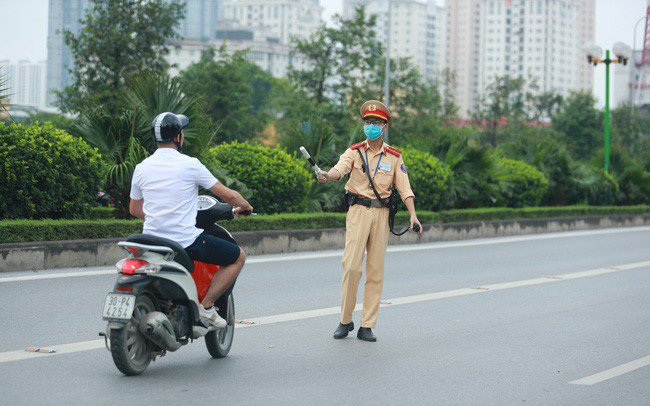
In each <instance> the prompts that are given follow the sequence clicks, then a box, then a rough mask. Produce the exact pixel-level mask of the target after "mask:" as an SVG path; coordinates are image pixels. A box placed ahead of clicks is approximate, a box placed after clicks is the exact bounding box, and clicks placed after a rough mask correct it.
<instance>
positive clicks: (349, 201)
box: [343, 192, 359, 211]
mask: <svg viewBox="0 0 650 406" xmlns="http://www.w3.org/2000/svg"><path fill="white" fill-rule="evenodd" d="M358 199H359V196H357V195H355V194H354V193H350V192H346V193H345V196H344V198H343V201H344V204H345V210H346V211H347V210H348V209H349V208H350V206H354V205H355V204H357V200H358Z"/></svg>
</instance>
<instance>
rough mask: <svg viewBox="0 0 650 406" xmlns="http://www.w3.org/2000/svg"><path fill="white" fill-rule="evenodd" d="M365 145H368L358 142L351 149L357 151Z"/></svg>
mask: <svg viewBox="0 0 650 406" xmlns="http://www.w3.org/2000/svg"><path fill="white" fill-rule="evenodd" d="M365 143H366V142H365V141H361V142H358V143H356V144H353V145H350V149H357V148H359V147H361V146H363V144H365Z"/></svg>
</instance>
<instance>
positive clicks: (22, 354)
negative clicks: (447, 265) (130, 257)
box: [0, 261, 650, 385]
mask: <svg viewBox="0 0 650 406" xmlns="http://www.w3.org/2000/svg"><path fill="white" fill-rule="evenodd" d="M642 268H648V269H650V261H644V262H634V263H629V264H623V265H618V266H614V267H610V268H598V269H592V270H587V271H580V272H572V273H567V274H561V275H553V276H550V277H543V278H533V279H524V280H521V281H513V282H505V283H495V284H492V285H480V286H474V287H470V288H461V289H453V290H446V291H442V292H432V293H425V294H421V295H412V296H403V297H398V298H394V299H387V301H388V302H390V303H389V304H382V305H381V307H392V306H398V305H403V304H409V303H418V302H428V301H432V300H439V299H447V298H451V297H457V296H467V295H475V294H479V293H486V292H490V291H494V290H504V289H513V288H520V287H524V286H533V285H541V284H545V283H557V282H563V281H566V280H571V279H579V278H587V277H591V276H597V275H603V274H608V273H614V272H623V271H629V270H634V269H642ZM362 306H363V305H362V304H361V303H357V305H356V307H355V309H354V310H355V311H360V310H361V308H362ZM339 311H340V307H339V306H334V307H325V308H322V309H314V310H304V311H299V312H293V313H283V314H276V315H272V316H263V317H257V318H246V320H247V321H251V322H253V323H254V324H235V328H251V327H257V326H261V325H267V324H276V323H285V322H289V321H296V320H304V319H311V318H314V317H322V316H332V315H335V314H338V313H339ZM103 347H104V340H92V341H83V342H78V343H70V344H61V345H44V346H42V348H49V349H53V350H56V352H55V353H52V354H42V353H33V352H26V351H24V350H19V351H8V352H2V353H0V364H1V363H4V362H11V361H22V360H27V359H34V358H47V357H48V356H52V355H58V354H70V353H74V352H82V351H89V350H95V349H98V348H103ZM626 365H627V364H626ZM642 366H643V365H642ZM621 367H623V366H621ZM621 367H619V368H621ZM638 368H640V367H638ZM635 369H636V368H635ZM605 372H607V371H605ZM623 373H624V372H623ZM597 375H598V374H597ZM619 375H620V374H619ZM594 376H595V375H594ZM613 376H616V375H613ZM588 378H591V377H587V378H584V379H588ZM606 379H609V378H606ZM576 382H578V381H574V382H571V383H576ZM595 383H597V382H595ZM588 385H590V384H588Z"/></svg>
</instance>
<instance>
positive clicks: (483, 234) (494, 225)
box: [0, 216, 650, 272]
mask: <svg viewBox="0 0 650 406" xmlns="http://www.w3.org/2000/svg"><path fill="white" fill-rule="evenodd" d="M647 225H650V216H589V217H562V218H552V219H525V220H503V221H477V222H464V223H447V224H428V225H424V226H423V232H422V235H416V234H412V233H407V234H405V235H403V236H402V237H396V236H393V235H391V238H390V240H389V244H390V245H398V244H418V243H431V242H436V241H453V240H466V239H474V238H491V237H506V236H515V235H526V234H540V233H552V232H562V231H577V230H590V229H598V228H612V227H638V226H647ZM233 235H234V237H235V239H236V240H237V241H238V242H239V244H240V245H241V246H242V248H243V249H244V251H246V253H247V254H248V255H261V254H278V253H283V252H299V251H321V250H335V249H341V248H343V246H344V244H345V229H343V228H328V229H319V230H278V231H246V232H237V233H233ZM121 240H122V239H120V238H117V239H101V240H73V241H43V242H29V243H14V244H0V272H16V271H34V270H42V269H55V268H73V267H74V268H76V267H91V266H105V265H112V264H114V263H115V262H117V261H118V260H119V259H120V258H122V257H124V251H122V250H121V249H120V248H119V247H117V245H116V243H117V242H118V241H121Z"/></svg>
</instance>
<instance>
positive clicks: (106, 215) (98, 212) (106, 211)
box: [88, 207, 118, 220]
mask: <svg viewBox="0 0 650 406" xmlns="http://www.w3.org/2000/svg"><path fill="white" fill-rule="evenodd" d="M88 218H89V219H91V220H100V219H114V218H118V213H117V211H116V210H115V209H114V208H113V207H93V208H91V209H90V213H89V215H88Z"/></svg>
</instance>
